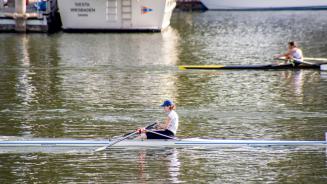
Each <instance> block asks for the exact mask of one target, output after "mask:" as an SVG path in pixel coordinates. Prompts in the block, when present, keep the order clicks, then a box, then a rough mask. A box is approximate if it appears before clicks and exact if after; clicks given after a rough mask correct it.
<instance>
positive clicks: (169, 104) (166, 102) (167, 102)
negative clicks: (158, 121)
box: [160, 100, 174, 107]
mask: <svg viewBox="0 0 327 184" xmlns="http://www.w3.org/2000/svg"><path fill="white" fill-rule="evenodd" d="M172 105H174V103H173V101H171V100H165V101H164V102H163V104H161V105H160V107H169V106H172Z"/></svg>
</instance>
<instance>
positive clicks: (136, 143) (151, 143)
mask: <svg viewBox="0 0 327 184" xmlns="http://www.w3.org/2000/svg"><path fill="white" fill-rule="evenodd" d="M108 144H110V141H109V140H21V141H18V140H14V141H8V140H2V141H0V147H101V146H105V145H108ZM244 145H249V146H251V145H253V146H327V140H325V141H276V140H225V139H198V138H191V139H180V140H126V141H122V142H119V143H117V144H115V145H113V147H185V146H244Z"/></svg>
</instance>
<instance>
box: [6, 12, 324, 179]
mask: <svg viewBox="0 0 327 184" xmlns="http://www.w3.org/2000/svg"><path fill="white" fill-rule="evenodd" d="M326 14H327V12H326V11H312V12H311V11H305V12H302V11H294V12H289V11H282V12H278V13H275V12H269V11H265V12H206V13H178V14H175V15H174V18H173V20H172V27H171V28H170V29H168V30H167V31H165V32H163V33H154V34H102V33H98V34H87V33H86V34H66V33H58V34H54V35H43V34H31V35H16V34H3V35H1V36H0V66H1V67H0V139H3V138H5V137H6V136H10V137H11V136H13V137H15V136H17V137H20V138H22V137H23V138H29V137H40V138H52V137H53V138H107V137H112V136H114V135H120V134H125V133H126V132H129V131H131V130H135V128H136V127H139V126H144V125H145V124H148V123H149V122H153V121H154V120H157V119H158V120H161V119H162V118H164V117H165V114H164V112H163V111H162V109H161V108H160V107H159V106H158V105H159V104H160V102H161V101H162V100H163V99H167V98H171V99H173V100H174V101H175V102H176V103H177V111H178V113H179V115H180V121H181V122H180V123H181V126H180V130H179V132H178V135H179V136H180V137H209V138H228V139H291V140H323V139H324V132H327V125H326V119H327V105H326V104H327V103H326V102H327V96H326V95H327V94H326V90H327V80H326V77H324V72H319V71H315V70H283V71H178V69H177V65H179V64H263V63H271V62H273V61H272V59H271V57H272V56H273V55H275V54H276V53H280V52H282V51H283V50H284V48H285V43H286V42H287V41H288V40H296V41H298V42H299V43H300V45H301V47H302V48H303V50H304V53H305V55H306V56H307V57H323V58H324V57H325V58H326V57H327V55H326V53H327V52H326V51H327V45H326V44H327V43H326V39H327V38H326V35H327V29H326V26H327V20H326V17H327V16H326ZM13 48H14V49H13ZM1 151H2V152H1V154H0V176H1V177H0V183H39V182H47V181H48V182H55V183H138V182H139V183H154V182H157V183H180V182H187V183H192V182H193V183H210V182H211V183H253V182H258V183H285V182H289V183H298V182H299V181H300V183H310V182H312V183H324V182H325V179H326V177H327V176H326V173H327V172H326V170H327V166H326V154H325V150H322V149H317V148H312V149H302V148H290V149H275V148H252V147H246V148H235V149H228V148H226V149H225V148H222V149H205V148H188V149H159V150H158V149H149V150H148V149H146V150H138V149H137V150H133V149H115V150H112V151H111V152H109V153H101V154H94V153H92V152H91V150H68V151H67V150H65V151H64V150H51V151H50V150H41V151H35V150H34V151H33V150H32V151H28V150H25V151H22V152H14V153H13V152H6V151H3V150H1Z"/></svg>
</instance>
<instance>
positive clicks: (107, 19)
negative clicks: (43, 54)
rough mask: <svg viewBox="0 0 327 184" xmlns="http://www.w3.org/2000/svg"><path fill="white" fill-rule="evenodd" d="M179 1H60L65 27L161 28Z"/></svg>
mask: <svg viewBox="0 0 327 184" xmlns="http://www.w3.org/2000/svg"><path fill="white" fill-rule="evenodd" d="M175 6H176V0H155V1H154V0H83V1H81V0H58V7H59V12H60V15H61V19H62V24H63V29H64V30H82V31H83V30H89V31H106V30H113V31H123V30H129V31H133V30H134V31H150V30H151V31H161V30H163V29H165V28H167V27H168V26H169V25H170V18H171V16H172V12H173V10H174V8H175Z"/></svg>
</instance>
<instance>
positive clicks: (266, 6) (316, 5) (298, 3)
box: [201, 0, 327, 10]
mask: <svg viewBox="0 0 327 184" xmlns="http://www.w3.org/2000/svg"><path fill="white" fill-rule="evenodd" d="M201 2H202V3H203V5H204V6H205V7H206V8H208V9H209V10H319V9H327V1H326V0H201Z"/></svg>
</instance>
